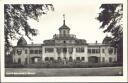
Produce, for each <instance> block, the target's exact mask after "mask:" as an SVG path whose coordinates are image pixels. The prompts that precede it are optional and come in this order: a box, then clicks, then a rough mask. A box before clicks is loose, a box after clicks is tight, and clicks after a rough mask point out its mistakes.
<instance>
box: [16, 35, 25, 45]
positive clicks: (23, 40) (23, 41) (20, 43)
mask: <svg viewBox="0 0 128 83" xmlns="http://www.w3.org/2000/svg"><path fill="white" fill-rule="evenodd" d="M24 45H27V41H26V40H25V39H24V38H23V37H21V38H20V39H19V40H18V42H17V46H24Z"/></svg>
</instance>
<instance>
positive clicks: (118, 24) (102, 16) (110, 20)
mask: <svg viewBox="0 0 128 83" xmlns="http://www.w3.org/2000/svg"><path fill="white" fill-rule="evenodd" d="M100 8H101V9H102V11H101V12H100V13H99V16H98V17H97V19H98V20H99V21H100V22H101V23H102V24H101V26H100V28H102V29H104V33H111V36H110V38H107V41H108V40H109V42H110V43H111V44H112V46H114V47H115V48H117V55H118V56H117V58H118V62H119V63H122V62H123V26H122V18H123V5H122V4H102V5H101V6H100ZM105 40H106V38H105V39H104V41H105Z"/></svg>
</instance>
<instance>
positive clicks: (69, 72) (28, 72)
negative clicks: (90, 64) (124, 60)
mask: <svg viewBox="0 0 128 83" xmlns="http://www.w3.org/2000/svg"><path fill="white" fill-rule="evenodd" d="M122 70H123V68H122V67H100V68H6V69H5V72H6V74H5V76H21V77H22V76H26V77H29V76H32V77H33V76H35V77H38V76H40V77H41V76H42V77H45V76H47V77H48V76H121V75H122Z"/></svg>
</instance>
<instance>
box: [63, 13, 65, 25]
mask: <svg viewBox="0 0 128 83" xmlns="http://www.w3.org/2000/svg"><path fill="white" fill-rule="evenodd" d="M63 19H64V20H63V22H64V25H65V14H63Z"/></svg>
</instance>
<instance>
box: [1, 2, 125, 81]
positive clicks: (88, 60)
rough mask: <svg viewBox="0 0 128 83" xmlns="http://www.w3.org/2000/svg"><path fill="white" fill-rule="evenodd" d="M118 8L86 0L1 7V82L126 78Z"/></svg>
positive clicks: (121, 6)
mask: <svg viewBox="0 0 128 83" xmlns="http://www.w3.org/2000/svg"><path fill="white" fill-rule="evenodd" d="M124 6H125V5H124V4H123V2H122V3H99V2H92V1H88V0H87V1H86V0H80V1H79V0H76V1H67V0H60V1H59V0H55V1H54V0H53V1H51V2H49V3H15V4H14V3H5V4H3V8H4V10H3V13H4V20H3V23H4V24H3V27H4V32H3V39H4V40H3V41H4V42H3V48H4V49H3V56H2V58H1V59H4V60H2V61H4V63H3V67H4V68H3V69H4V72H3V74H4V75H3V76H4V77H5V78H6V77H7V78H10V77H11V78H15V77H19V78H23V77H30V78H31V77H32V78H33V79H34V77H40V78H44V77H47V78H51V77H63V78H68V77H74V78H75V77H79V78H80V77H84V78H85V79H86V80H84V81H87V78H86V77H90V78H91V77H97V78H98V77H106V78H109V77H117V79H118V77H123V76H126V73H127V71H126V69H127V66H126V62H127V60H126V59H127V53H124V52H125V50H127V49H126V46H124V44H125V45H127V43H126V42H124V41H125V40H124V38H125V39H126V37H127V36H126V35H124V27H125V30H127V29H126V26H125V25H126V24H124V23H126V22H124V8H125V7H124ZM125 34H126V31H125ZM124 57H126V58H124ZM124 66H126V69H124ZM125 72H126V73H125ZM35 79H36V78H35ZM72 79H73V78H72ZM117 79H116V80H117ZM124 79H125V78H124ZM74 80H75V79H74ZM76 80H77V79H76ZM106 80H107V79H106ZM113 80H114V79H113ZM30 81H32V80H30ZM77 81H78V80H77Z"/></svg>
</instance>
